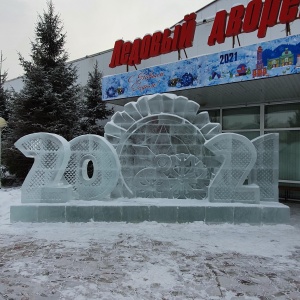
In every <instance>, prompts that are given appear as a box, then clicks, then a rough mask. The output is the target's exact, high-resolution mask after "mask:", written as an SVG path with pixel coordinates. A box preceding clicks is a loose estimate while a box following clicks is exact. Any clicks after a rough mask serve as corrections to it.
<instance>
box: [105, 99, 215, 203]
mask: <svg viewBox="0 0 300 300" xmlns="http://www.w3.org/2000/svg"><path fill="white" fill-rule="evenodd" d="M198 109H199V105H198V104H197V103H196V102H194V101H190V100H188V99H187V98H185V97H180V96H179V97H178V96H176V95H172V94H163V95H160V94H158V95H153V96H144V97H141V98H139V99H138V101H137V102H136V103H134V102H131V103H128V104H126V105H125V107H124V111H123V112H117V113H116V114H115V115H114V116H113V117H112V120H111V121H110V122H108V123H107V124H106V126H105V137H106V139H107V140H108V141H109V142H111V143H112V145H113V146H114V147H115V148H116V151H117V154H118V155H119V158H120V163H121V174H122V176H121V179H122V180H120V181H119V183H118V187H117V189H116V190H115V191H114V196H116V197H117V196H130V197H134V196H140V197H155V198H157V197H158V198H160V197H164V198H198V199H202V198H205V197H206V194H207V185H208V184H209V178H210V175H209V172H208V169H209V167H210V166H208V165H206V164H205V163H204V162H203V155H204V153H203V151H204V149H203V145H204V143H205V141H206V140H207V139H210V138H211V137H213V136H215V135H217V134H219V133H220V132H221V126H220V124H218V123H210V122H209V116H208V113H207V112H201V113H199V114H198V113H197V112H198Z"/></svg>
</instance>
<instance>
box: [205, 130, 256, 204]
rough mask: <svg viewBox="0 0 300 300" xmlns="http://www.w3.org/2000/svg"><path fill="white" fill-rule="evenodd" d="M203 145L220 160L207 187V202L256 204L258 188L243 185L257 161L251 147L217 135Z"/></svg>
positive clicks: (231, 136)
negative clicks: (218, 166) (220, 163)
mask: <svg viewBox="0 0 300 300" xmlns="http://www.w3.org/2000/svg"><path fill="white" fill-rule="evenodd" d="M204 145H205V147H206V148H208V149H209V150H210V151H212V152H213V153H214V154H215V155H216V156H217V157H219V158H220V159H221V160H222V165H221V167H220V168H219V170H218V171H217V172H216V175H215V177H214V178H213V179H212V182H211V183H210V185H209V187H208V199H209V201H210V202H244V203H259V187H258V186H257V185H255V184H251V185H244V181H245V179H246V178H247V176H248V174H249V173H250V171H251V169H252V168H253V166H254V164H255V161H256V158H257V153H256V149H255V147H254V145H253V144H252V143H251V142H250V141H249V140H248V139H247V138H246V137H244V136H242V135H239V134H235V133H223V134H219V135H216V136H215V137H213V138H212V139H210V140H208V141H206V142H205V144H204Z"/></svg>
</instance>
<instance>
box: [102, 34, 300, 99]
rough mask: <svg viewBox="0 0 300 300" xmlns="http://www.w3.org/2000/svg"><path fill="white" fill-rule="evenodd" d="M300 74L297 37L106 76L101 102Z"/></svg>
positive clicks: (299, 36) (298, 39)
mask: <svg viewBox="0 0 300 300" xmlns="http://www.w3.org/2000/svg"><path fill="white" fill-rule="evenodd" d="M296 73H300V35H294V36H289V37H285V38H281V39H276V40H273V41H268V42H263V43H258V44H254V45H250V46H246V47H240V48H236V49H231V50H228V51H223V52H220V53H215V54H209V55H204V56H199V57H195V58H191V59H186V60H180V61H178V62H174V63H169V64H165V65H160V66H154V67H151V68H146V69H143V70H138V71H133V72H127V73H123V74H117V75H113V76H105V77H103V79H102V98H103V100H114V99H122V98H131V97H140V96H142V95H149V94H156V93H166V92H175V91H177V90H184V89H191V88H201V87H206V86H214V85H219V84H226V83H232V82H240V81H246V80H254V79H258V78H268V77H275V76H283V75H288V74H296Z"/></svg>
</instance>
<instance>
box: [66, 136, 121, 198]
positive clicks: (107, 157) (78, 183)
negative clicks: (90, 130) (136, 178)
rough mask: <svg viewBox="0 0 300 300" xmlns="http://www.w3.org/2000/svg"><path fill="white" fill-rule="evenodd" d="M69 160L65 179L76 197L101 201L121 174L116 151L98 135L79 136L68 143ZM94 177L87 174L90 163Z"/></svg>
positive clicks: (113, 186)
mask: <svg viewBox="0 0 300 300" xmlns="http://www.w3.org/2000/svg"><path fill="white" fill-rule="evenodd" d="M70 147H71V158H70V161H69V163H68V166H67V168H66V171H65V174H64V177H65V179H66V181H67V182H68V183H69V184H71V185H72V186H73V190H74V192H75V198H77V199H80V200H94V199H96V200H101V199H103V198H105V197H106V196H107V195H109V194H110V193H111V191H112V190H113V189H114V188H115V186H116V183H117V181H118V178H119V174H120V163H119V158H118V156H117V153H116V150H115V149H114V148H113V147H112V146H111V145H110V143H109V142H107V140H106V139H104V138H103V137H101V136H98V135H92V134H87V135H82V136H79V137H76V138H74V139H73V140H71V141H70ZM90 161H91V162H92V164H93V175H92V176H91V178H90V177H89V176H88V174H87V166H88V163H89V162H90Z"/></svg>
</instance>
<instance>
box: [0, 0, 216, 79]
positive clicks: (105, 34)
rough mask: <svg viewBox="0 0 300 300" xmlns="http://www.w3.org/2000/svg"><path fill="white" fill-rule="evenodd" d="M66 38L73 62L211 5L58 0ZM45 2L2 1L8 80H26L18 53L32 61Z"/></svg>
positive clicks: (196, 0) (199, 1) (1, 45)
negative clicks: (36, 33)
mask: <svg viewBox="0 0 300 300" xmlns="http://www.w3.org/2000/svg"><path fill="white" fill-rule="evenodd" d="M52 2H53V4H54V7H55V11H56V13H58V14H59V15H60V18H61V21H62V23H63V26H64V32H65V33H66V34H67V40H66V45H65V49H66V50H67V52H68V54H69V60H74V59H77V58H81V57H83V56H86V55H90V54H94V53H97V52H101V51H104V50H108V49H111V48H113V46H114V43H115V41H116V40H117V39H124V40H125V41H126V40H130V41H132V40H134V39H135V38H137V37H143V36H144V35H145V34H146V33H151V34H152V33H153V32H155V31H156V30H163V29H165V28H168V27H171V26H173V25H174V24H175V23H176V22H178V21H180V20H182V19H183V17H184V15H186V14H188V13H191V12H194V11H197V10H198V9H200V8H201V7H203V6H205V5H207V4H208V3H210V2H212V0H150V1H148V0H106V1H104V0H53V1H52ZM44 10H47V2H46V0H0V24H1V27H0V28H1V30H0V50H2V53H3V58H6V60H5V61H4V63H3V69H4V70H7V71H8V79H12V78H15V77H18V76H21V75H22V74H23V69H22V67H21V66H20V64H19V60H18V52H20V53H21V54H22V56H23V57H25V59H27V60H28V59H30V56H29V55H30V52H31V45H30V41H32V40H34V37H35V35H34V30H35V26H36V22H37V17H38V15H39V14H42V13H43V11H44Z"/></svg>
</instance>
